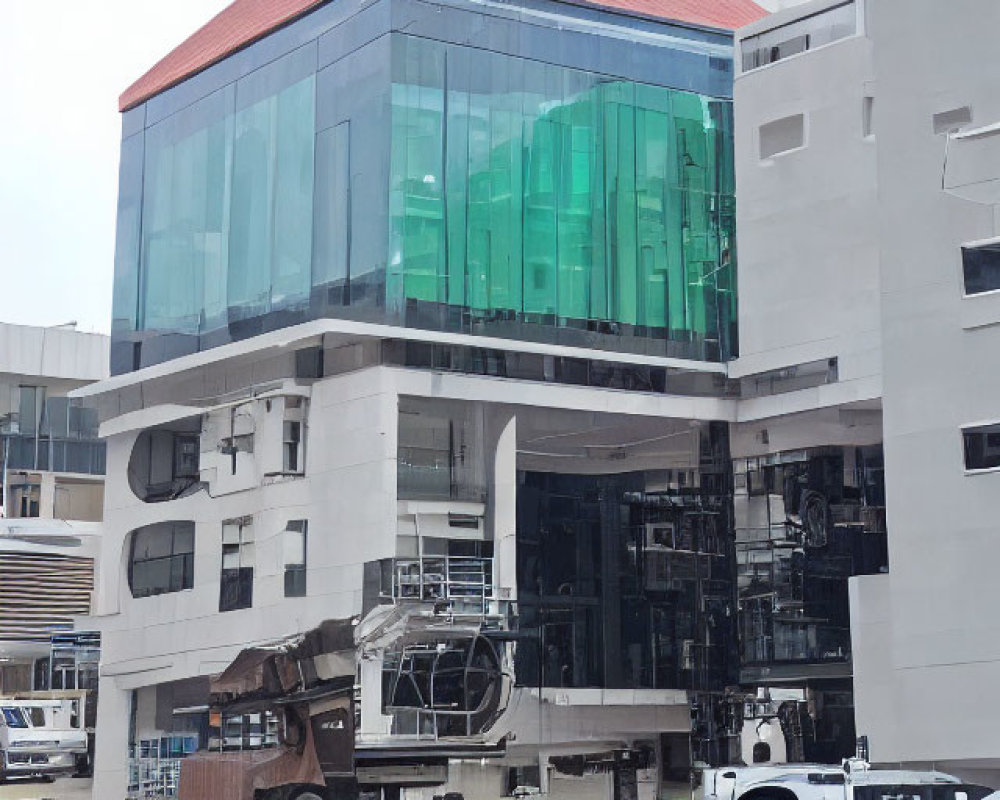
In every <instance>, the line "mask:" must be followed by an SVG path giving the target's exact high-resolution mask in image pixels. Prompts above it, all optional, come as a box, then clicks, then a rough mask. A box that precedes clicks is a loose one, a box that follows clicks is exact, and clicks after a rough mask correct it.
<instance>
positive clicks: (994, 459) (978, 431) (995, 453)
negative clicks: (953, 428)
mask: <svg viewBox="0 0 1000 800" xmlns="http://www.w3.org/2000/svg"><path fill="white" fill-rule="evenodd" d="M962 444H963V449H964V451H965V468H966V469H969V470H976V469H994V468H996V467H1000V423H997V424H994V425H977V426H976V427H974V428H964V429H963V430H962Z"/></svg>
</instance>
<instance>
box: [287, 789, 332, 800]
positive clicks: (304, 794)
mask: <svg viewBox="0 0 1000 800" xmlns="http://www.w3.org/2000/svg"><path fill="white" fill-rule="evenodd" d="M291 800H325V798H324V796H323V795H320V794H316V792H314V791H313V790H312V789H302V790H301V791H300V792H299V793H298V794H293V795H292V797H291Z"/></svg>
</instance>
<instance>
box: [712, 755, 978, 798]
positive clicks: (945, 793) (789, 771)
mask: <svg viewBox="0 0 1000 800" xmlns="http://www.w3.org/2000/svg"><path fill="white" fill-rule="evenodd" d="M701 789H702V792H701V800H983V798H985V797H986V796H987V795H989V794H990V793H991V792H992V791H993V790H992V789H989V788H987V787H985V786H978V785H975V784H968V783H963V782H962V781H961V780H959V779H958V778H955V777H953V776H951V775H947V774H945V773H943V772H932V771H926V772H917V771H909V770H889V769H875V768H872V767H871V766H870V765H869V764H868V763H867V762H865V761H863V760H861V759H855V758H852V759H848V760H847V761H845V762H844V763H843V765H842V766H839V767H838V766H833V765H830V764H755V765H754V766H752V767H742V766H741V767H720V768H716V769H706V770H705V771H704V772H703V773H702V784H701Z"/></svg>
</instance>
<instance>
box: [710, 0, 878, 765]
mask: <svg viewBox="0 0 1000 800" xmlns="http://www.w3.org/2000/svg"><path fill="white" fill-rule="evenodd" d="M865 11H866V9H865V4H864V3H862V2H840V1H839V0H836V1H834V0H831V2H825V1H824V0H812V2H808V3H805V4H799V5H797V6H796V7H795V8H790V9H786V10H783V11H778V12H776V13H774V14H772V15H770V16H768V17H766V18H765V19H762V20H760V21H758V22H755V23H753V24H751V25H749V26H746V27H744V28H741V29H740V30H739V31H738V32H737V37H736V38H737V57H736V72H737V74H736V80H735V88H734V104H735V119H736V125H735V130H736V137H735V139H736V157H735V163H736V182H737V185H738V186H739V202H738V203H737V228H738V230H739V252H740V275H739V282H738V285H739V292H740V317H739V336H740V353H739V358H737V359H735V360H733V361H731V362H730V363H729V376H730V378H731V379H733V380H738V381H739V382H740V385H741V392H740V402H739V410H738V420H739V421H738V424H737V425H736V426H735V427H734V428H733V436H732V443H731V447H732V454H733V457H734V476H735V481H736V493H735V497H734V506H735V511H736V531H735V536H736V549H737V559H738V567H737V570H738V584H739V597H740V600H739V618H740V634H741V635H740V646H741V676H740V682H741V685H742V686H743V687H744V689H747V690H758V692H759V694H760V696H761V700H762V701H763V702H762V703H761V704H760V705H761V708H760V711H759V714H760V716H763V717H770V716H772V715H777V716H778V717H779V718H780V720H781V723H782V728H783V731H784V733H785V739H786V740H787V748H788V752H787V754H788V756H789V757H790V758H792V759H793V760H806V761H828V762H830V761H832V762H836V761H838V760H839V759H840V758H843V757H845V756H848V755H851V754H852V753H853V750H854V742H855V727H854V701H853V687H852V674H853V659H852V655H853V651H852V644H851V625H850V608H849V606H850V604H849V593H848V582H849V579H850V578H851V577H852V576H855V575H864V574H878V573H880V572H882V571H884V570H885V569H886V568H887V566H888V561H887V552H886V550H887V544H886V539H887V533H886V498H885V478H884V456H883V451H882V351H881V342H882V328H881V308H880V303H879V230H878V208H879V198H878V193H877V190H878V185H877V180H876V145H875V137H874V135H873V132H872V127H871V125H872V104H873V95H874V78H873V69H874V68H873V63H872V40H871V38H870V36H869V31H868V21H867V17H866V13H865Z"/></svg>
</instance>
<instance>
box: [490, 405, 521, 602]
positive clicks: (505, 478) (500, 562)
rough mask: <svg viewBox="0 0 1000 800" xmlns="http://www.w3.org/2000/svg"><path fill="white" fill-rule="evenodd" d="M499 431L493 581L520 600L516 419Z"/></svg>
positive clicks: (510, 418) (493, 500)
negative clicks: (518, 586)
mask: <svg viewBox="0 0 1000 800" xmlns="http://www.w3.org/2000/svg"><path fill="white" fill-rule="evenodd" d="M494 423H495V425H496V427H495V428H494V430H499V434H498V435H497V439H496V449H495V450H494V455H493V481H492V487H491V488H492V491H491V492H490V497H489V501H490V508H491V510H492V517H493V541H494V545H493V553H494V559H495V562H494V576H493V577H494V580H495V581H496V585H497V587H498V589H507V590H509V595H508V598H509V599H510V600H512V601H514V600H517V538H516V536H517V417H516V416H515V415H514V414H510V415H509V416H508V418H507V419H506V420H505V421H504V420H500V419H496V420H494Z"/></svg>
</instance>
